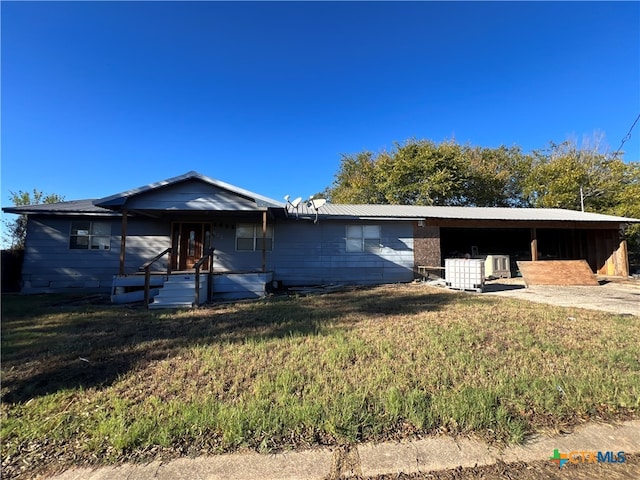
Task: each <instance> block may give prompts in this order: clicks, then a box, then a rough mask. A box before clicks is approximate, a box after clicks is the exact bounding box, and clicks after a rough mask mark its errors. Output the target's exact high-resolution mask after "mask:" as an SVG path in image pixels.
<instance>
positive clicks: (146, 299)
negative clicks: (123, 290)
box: [140, 247, 171, 308]
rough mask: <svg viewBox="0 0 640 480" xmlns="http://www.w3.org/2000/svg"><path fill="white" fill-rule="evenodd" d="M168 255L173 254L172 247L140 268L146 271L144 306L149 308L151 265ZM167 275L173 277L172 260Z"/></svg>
mask: <svg viewBox="0 0 640 480" xmlns="http://www.w3.org/2000/svg"><path fill="white" fill-rule="evenodd" d="M167 253H171V247H169V248H167V249H166V250H165V251H163V252H162V253H159V254H158V255H156V256H155V257H153V258H152V259H151V260H149V261H148V262H147V263H145V264H144V265H142V266H141V267H140V270H144V305H145V306H146V307H147V308H149V287H150V285H151V265H153V264H154V263H155V262H157V261H158V260H160V259H161V258H162V257H164V256H165V255H166V254H167ZM167 275H171V260H169V264H168V266H167Z"/></svg>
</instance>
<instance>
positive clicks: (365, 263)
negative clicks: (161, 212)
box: [23, 215, 414, 293]
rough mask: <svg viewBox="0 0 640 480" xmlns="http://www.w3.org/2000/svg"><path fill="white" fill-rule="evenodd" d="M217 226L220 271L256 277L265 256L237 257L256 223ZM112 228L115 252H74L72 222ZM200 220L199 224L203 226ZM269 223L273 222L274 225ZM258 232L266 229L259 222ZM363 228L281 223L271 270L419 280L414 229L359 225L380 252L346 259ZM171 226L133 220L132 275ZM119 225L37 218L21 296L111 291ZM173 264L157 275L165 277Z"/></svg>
mask: <svg viewBox="0 0 640 480" xmlns="http://www.w3.org/2000/svg"><path fill="white" fill-rule="evenodd" d="M207 218H208V219H209V220H210V221H211V222H212V223H213V224H214V227H213V235H214V236H213V242H214V247H215V257H214V271H216V272H256V271H259V270H260V269H261V267H262V252H261V251H255V252H244V251H236V236H235V235H236V231H235V225H236V224H237V223H252V222H251V220H248V219H246V218H243V219H232V218H229V217H226V218H225V219H224V220H223V221H222V222H216V217H215V215H212V216H208V217H207ZM82 219H84V220H92V221H101V222H109V223H110V224H111V242H110V250H73V249H70V248H69V233H70V230H71V222H72V221H73V220H82ZM200 220H202V219H199V220H195V219H194V221H200ZM270 222H273V221H272V220H270ZM253 223H255V224H257V225H259V224H260V223H261V222H260V221H258V220H255V221H254V222H253ZM357 223H358V222H357V221H352V222H347V221H320V222H319V223H318V224H313V223H311V222H309V221H305V220H298V221H296V220H293V219H288V220H280V221H277V222H276V223H275V224H273V225H274V241H273V243H274V250H273V252H267V255H266V269H267V271H272V272H274V275H273V278H274V280H278V281H281V282H282V283H283V284H284V285H288V286H294V285H312V284H321V283H347V284H381V283H394V282H407V281H411V280H412V279H413V263H414V260H413V237H412V233H413V232H412V224H411V222H395V221H385V222H359V223H365V224H367V225H380V226H381V242H380V243H381V247H380V248H379V249H377V250H376V251H375V252H347V251H346V240H345V238H346V227H347V225H354V224H357ZM170 233H171V221H170V220H156V219H147V218H142V217H131V218H129V219H128V224H127V246H126V261H125V270H126V273H134V272H136V271H137V270H138V268H139V267H140V266H141V265H142V264H143V263H145V262H147V261H148V260H150V259H151V258H153V257H154V256H156V255H157V254H158V253H160V252H162V251H163V250H164V249H166V248H168V247H169V246H170V244H171V243H170V242H171V240H170ZM120 234H121V219H120V218H113V217H82V216H77V217H59V216H49V217H45V216H38V217H36V216H31V217H30V218H29V223H28V234H27V242H26V248H25V259H24V265H23V291H24V292H25V293H39V292H49V291H61V290H65V289H70V288H86V289H98V290H102V291H108V290H109V289H110V287H111V283H112V279H113V275H116V274H118V270H119V261H120V239H121V237H120ZM168 260H169V258H168V256H166V257H164V258H163V259H162V260H161V261H159V262H158V263H157V264H156V266H155V270H165V269H166V267H167V262H168Z"/></svg>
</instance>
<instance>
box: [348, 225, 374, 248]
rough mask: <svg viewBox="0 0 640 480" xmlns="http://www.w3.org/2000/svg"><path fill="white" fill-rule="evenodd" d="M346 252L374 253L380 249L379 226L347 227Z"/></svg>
mask: <svg viewBox="0 0 640 480" xmlns="http://www.w3.org/2000/svg"><path fill="white" fill-rule="evenodd" d="M346 246H347V252H376V251H378V250H379V249H380V225H347V244H346Z"/></svg>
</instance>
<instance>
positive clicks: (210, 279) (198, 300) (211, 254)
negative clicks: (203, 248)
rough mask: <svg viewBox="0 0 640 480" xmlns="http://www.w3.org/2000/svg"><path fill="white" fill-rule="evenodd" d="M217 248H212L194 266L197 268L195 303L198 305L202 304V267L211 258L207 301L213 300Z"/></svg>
mask: <svg viewBox="0 0 640 480" xmlns="http://www.w3.org/2000/svg"><path fill="white" fill-rule="evenodd" d="M214 251H215V248H213V247H212V248H210V249H209V250H208V251H207V253H206V255H204V256H203V257H202V258H201V259H200V260H198V261H197V262H196V264H195V265H194V266H193V268H195V269H196V293H195V305H196V307H197V306H198V305H200V268H202V265H203V264H204V262H205V261H206V260H209V278H208V282H207V302H210V301H211V282H212V280H213V279H212V278H211V277H212V276H213V252H214Z"/></svg>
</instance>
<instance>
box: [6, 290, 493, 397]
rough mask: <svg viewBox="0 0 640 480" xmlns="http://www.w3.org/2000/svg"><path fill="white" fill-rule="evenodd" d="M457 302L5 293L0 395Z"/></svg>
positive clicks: (71, 384)
mask: <svg viewBox="0 0 640 480" xmlns="http://www.w3.org/2000/svg"><path fill="white" fill-rule="evenodd" d="M456 298H458V297H457V296H456V295H452V294H451V293H448V292H437V291H424V290H411V289H409V288H406V287H405V288H394V287H390V288H388V289H385V288H384V287H377V288H363V289H355V290H352V291H346V292H338V293H332V294H326V295H315V296H309V297H303V298H290V297H275V298H272V299H266V300H262V301H258V302H252V303H250V302H248V303H238V304H231V305H212V306H206V307H204V308H200V309H194V310H189V311H184V310H183V311H171V310H169V311H148V310H146V309H144V308H143V307H142V306H136V307H131V306H124V307H123V306H114V305H110V304H105V302H104V299H102V300H100V299H97V300H96V299H95V298H94V300H95V301H89V302H82V299H80V301H73V300H72V301H67V300H65V299H64V298H62V299H61V297H60V296H54V295H41V296H37V297H33V296H20V295H10V296H5V297H3V302H2V400H3V401H5V402H11V403H15V402H25V401H28V400H29V399H31V398H35V397H39V396H43V395H48V394H52V393H55V392H59V391H62V390H67V389H75V388H92V387H99V386H108V385H110V384H112V383H113V382H114V381H115V380H117V379H118V377H120V376H122V375H125V374H126V373H128V372H129V371H131V370H132V369H135V368H139V367H142V366H145V365H147V364H148V363H150V362H155V361H158V360H162V359H166V358H169V357H171V356H173V355H176V354H178V352H179V351H180V349H182V348H185V347H189V346H193V345H206V344H213V343H216V342H225V343H235V342H247V341H264V340H268V339H274V338H284V337H291V336H306V335H327V334H331V332H335V331H336V330H346V329H350V328H352V327H353V325H354V324H355V323H357V322H359V321H362V320H363V319H369V318H380V317H383V316H385V315H414V314H418V313H420V312H424V311H439V310H442V309H444V308H445V307H446V306H447V304H449V303H450V302H451V301H454V300H455V299H456ZM480 300H481V299H479V301H480Z"/></svg>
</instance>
